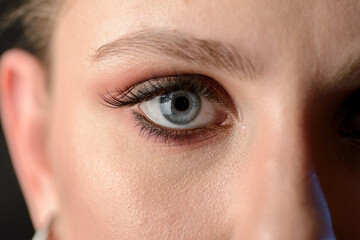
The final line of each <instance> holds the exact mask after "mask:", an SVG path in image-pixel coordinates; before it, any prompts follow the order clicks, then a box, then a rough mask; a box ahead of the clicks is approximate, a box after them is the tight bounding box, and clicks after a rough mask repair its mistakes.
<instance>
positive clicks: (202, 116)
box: [99, 74, 237, 146]
mask: <svg viewBox="0 0 360 240" xmlns="http://www.w3.org/2000/svg"><path fill="white" fill-rule="evenodd" d="M99 96H100V99H101V103H102V104H103V105H104V106H106V107H108V108H111V109H122V108H130V109H131V111H130V112H131V114H132V119H133V120H134V123H133V125H134V127H136V128H137V129H138V133H137V134H138V136H139V137H142V138H144V139H146V140H150V139H152V140H154V141H155V143H163V144H167V145H169V146H183V145H185V144H195V143H198V142H201V141H205V140H207V139H210V138H213V137H215V136H217V135H219V134H220V133H223V132H224V131H225V130H228V129H229V128H231V127H232V126H233V124H234V120H235V118H236V115H237V113H236V109H235V107H234V104H233V101H232V99H231V97H230V96H229V94H228V93H227V91H226V90H225V89H224V88H223V87H222V86H221V85H220V84H219V83H218V82H217V81H215V80H214V79H212V78H210V77H208V76H205V75H199V74H177V75H170V76H162V77H155V78H151V79H148V80H144V81H141V82H139V83H136V84H134V85H132V86H130V87H128V88H127V89H119V88H118V89H115V90H114V91H106V92H102V93H100V94H99Z"/></svg>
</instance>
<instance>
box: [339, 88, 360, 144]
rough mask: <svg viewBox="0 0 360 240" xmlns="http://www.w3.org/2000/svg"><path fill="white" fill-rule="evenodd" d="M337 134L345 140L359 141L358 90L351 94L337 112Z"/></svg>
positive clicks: (359, 102)
mask: <svg viewBox="0 0 360 240" xmlns="http://www.w3.org/2000/svg"><path fill="white" fill-rule="evenodd" d="M339 119H340V121H339V122H340V124H339V126H338V132H339V133H340V135H342V136H343V137H346V138H351V139H358V140H360V90H358V91H356V92H355V93H353V94H352V95H351V96H350V97H349V98H348V99H347V100H346V101H345V102H344V104H343V106H342V107H341V110H340V112H339Z"/></svg>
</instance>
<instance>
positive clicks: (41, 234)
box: [32, 218, 55, 240]
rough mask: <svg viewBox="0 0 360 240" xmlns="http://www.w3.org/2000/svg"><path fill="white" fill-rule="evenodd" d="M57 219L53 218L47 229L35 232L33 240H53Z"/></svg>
mask: <svg viewBox="0 0 360 240" xmlns="http://www.w3.org/2000/svg"><path fill="white" fill-rule="evenodd" d="M54 221H55V218H52V219H51V221H50V222H49V224H47V226H46V228H41V229H38V230H37V231H36V232H35V235H34V236H33V238H32V240H51V239H53V234H54V233H53V225H54Z"/></svg>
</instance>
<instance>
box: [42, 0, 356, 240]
mask: <svg viewBox="0 0 360 240" xmlns="http://www.w3.org/2000/svg"><path fill="white" fill-rule="evenodd" d="M359 11H360V4H359V2H358V1H356V0H342V1H340V0H339V1H336V0H319V1H311V0H302V1H295V0H291V1H280V0H272V1H265V0H252V1H249V0H231V1H217V0H211V1H201V0H192V1H188V0H182V1H181V0H176V1H141V0H132V1H119V0H107V1H96V0H77V1H69V2H67V3H66V4H65V5H64V6H63V9H62V12H61V14H60V16H59V19H58V23H57V26H56V28H55V29H54V38H53V45H52V51H53V55H52V72H51V78H52V79H51V81H52V87H51V91H52V92H51V99H50V105H51V108H50V109H51V110H50V112H49V113H48V114H49V122H48V126H49V133H48V139H47V144H48V145H47V146H46V147H45V148H46V149H47V152H48V153H49V154H48V155H47V158H48V160H49V161H50V162H51V169H52V172H53V176H54V181H55V192H56V193H57V195H56V196H57V199H58V201H57V202H58V205H57V214H58V218H57V222H58V224H59V229H61V232H62V234H63V236H62V237H63V239H74V240H75V239H88V240H90V239H107V240H111V239H114V240H115V239H116V240H117V239H122V240H125V239H129V240H130V239H131V240H135V239H142V240H143V239H157V240H160V239H167V240H169V239H224V240H225V239H320V236H321V235H322V236H324V235H325V234H326V231H327V230H326V229H327V228H329V224H328V223H327V218H326V215H327V208H326V207H321V206H324V203H325V201H324V199H323V197H324V196H325V198H326V202H327V204H328V207H329V210H330V214H331V219H332V223H333V227H334V231H335V234H336V235H337V237H338V238H339V239H355V238H359V237H360V229H359V228H358V227H357V226H358V219H360V204H359V199H360V188H359V187H358V186H360V185H359V184H360V162H359V160H358V159H360V142H359V140H358V139H359V134H360V133H359V129H360V126H359V124H360V123H359V120H358V119H359V117H358V114H359V113H358V112H359V109H358V106H359V104H360V103H359V101H360V96H359V95H356V94H357V93H353V92H355V90H357V88H359V87H360V76H359V69H360V64H359V62H360V60H359V59H360V58H359V56H360V44H359V43H360V15H359ZM185 74H186V75H185ZM202 75H203V76H207V77H201V76H202ZM169 76H173V77H169ZM210 79H213V80H210ZM147 80H149V81H147ZM214 81H216V82H217V83H218V84H216V83H214ZM138 83H141V84H138ZM134 84H137V85H135V87H133V88H130V87H131V86H134ZM180 84H182V85H180ZM220 85H221V87H220ZM129 88H130V89H129ZM184 89H185V90H184ZM126 90H128V91H126ZM200 90H201V91H200ZM157 96H159V97H157ZM160 96H162V97H160ZM350 98H351V100H349V99H350ZM315 172H316V174H317V177H318V179H319V182H320V184H321V188H322V190H323V193H324V196H323V195H322V193H321V191H320V190H319V184H318V183H319V182H318V181H317V179H316V175H315Z"/></svg>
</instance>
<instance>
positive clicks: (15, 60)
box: [0, 50, 56, 227]
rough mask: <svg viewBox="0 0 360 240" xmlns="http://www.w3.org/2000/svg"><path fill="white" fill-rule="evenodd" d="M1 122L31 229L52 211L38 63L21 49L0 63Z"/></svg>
mask: <svg viewBox="0 0 360 240" xmlns="http://www.w3.org/2000/svg"><path fill="white" fill-rule="evenodd" d="M0 97H1V99H0V106H1V120H2V125H3V128H4V133H5V136H6V139H7V143H8V147H9V151H10V155H11V158H12V162H13V165H14V168H15V171H16V174H17V176H18V179H19V182H20V185H21V188H22V190H23V193H24V195H25V199H26V201H27V204H28V206H29V210H30V215H31V217H32V220H33V223H34V225H35V227H39V225H42V224H44V222H45V221H46V220H47V218H48V217H49V215H51V214H53V212H54V211H55V210H56V201H55V199H56V198H55V189H54V183H53V176H52V171H51V164H50V161H49V159H48V156H47V152H46V148H47V146H46V142H47V141H46V136H47V133H46V129H47V124H48V122H47V118H48V93H47V90H46V71H45V69H44V68H43V65H42V64H41V62H40V61H38V59H37V58H36V57H34V56H32V55H31V54H29V53H27V52H25V51H22V50H10V51H8V52H6V53H5V54H4V55H3V56H2V57H1V61H0Z"/></svg>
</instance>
